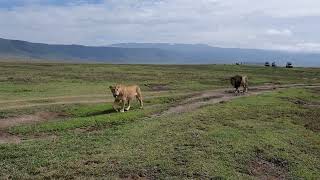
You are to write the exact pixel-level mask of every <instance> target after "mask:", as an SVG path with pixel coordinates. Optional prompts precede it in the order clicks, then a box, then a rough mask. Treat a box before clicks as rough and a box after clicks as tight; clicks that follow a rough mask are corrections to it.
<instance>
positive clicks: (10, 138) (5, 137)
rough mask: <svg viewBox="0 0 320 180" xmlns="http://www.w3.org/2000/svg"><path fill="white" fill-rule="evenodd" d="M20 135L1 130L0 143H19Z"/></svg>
mask: <svg viewBox="0 0 320 180" xmlns="http://www.w3.org/2000/svg"><path fill="white" fill-rule="evenodd" d="M20 142H21V139H20V137H18V136H15V135H12V134H10V133H7V132H4V131H1V130H0V144H19V143H20Z"/></svg>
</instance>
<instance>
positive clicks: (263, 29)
mask: <svg viewBox="0 0 320 180" xmlns="http://www.w3.org/2000/svg"><path fill="white" fill-rule="evenodd" d="M10 2H11V3H8V2H7V3H1V2H0V26H1V28H0V37H3V38H9V39H22V40H28V41H33V42H45V43H63V44H84V45H107V44H111V43H119V42H169V43H206V44H209V45H213V46H223V47H240V48H266V49H276V48H278V49H284V48H281V47H286V46H288V44H289V45H290V46H293V47H294V48H288V49H299V48H300V49H301V50H306V49H307V48H304V47H303V46H301V44H303V43H305V42H314V43H318V42H320V37H319V36H318V32H319V30H320V25H319V24H318V23H317V20H318V19H319V18H320V10H319V8H317V7H320V1H318V0H305V1H303V2H301V1H299V0H282V1H278V0H270V1H256V0H199V1H194V0H94V1H89V0H82V1H75V0H72V1H64V0H60V1H54V0H41V1H40V0H31V1H30V0H13V1H10ZM293 32H294V33H293ZM299 44H300V45H299ZM309 49H314V50H315V51H318V49H317V48H309Z"/></svg>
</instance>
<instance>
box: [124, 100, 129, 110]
mask: <svg viewBox="0 0 320 180" xmlns="http://www.w3.org/2000/svg"><path fill="white" fill-rule="evenodd" d="M125 110H126V111H129V110H130V100H128V107H127V108H125Z"/></svg>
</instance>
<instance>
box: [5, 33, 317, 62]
mask: <svg viewBox="0 0 320 180" xmlns="http://www.w3.org/2000/svg"><path fill="white" fill-rule="evenodd" d="M0 58H2V59H10V58H14V59H40V60H42V59H45V60H59V61H80V62H106V63H128V64H138V63H145V64H230V63H235V62H238V61H241V62H246V63H257V62H258V63H263V62H264V61H276V62H277V64H279V65H284V64H285V63H286V62H287V61H291V62H293V63H294V65H297V66H320V61H319V59H320V54H315V53H314V54H312V53H292V52H291V53H290V52H284V51H271V50H257V49H240V48H220V47H211V46H208V45H204V44H168V43H121V44H112V45H109V46H100V47H99V46H82V45H51V44H41V43H31V42H26V41H19V40H8V39H1V38H0Z"/></svg>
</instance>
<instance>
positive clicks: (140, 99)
mask: <svg viewBox="0 0 320 180" xmlns="http://www.w3.org/2000/svg"><path fill="white" fill-rule="evenodd" d="M137 99H138V101H139V103H140V109H142V108H143V101H142V97H141V96H137Z"/></svg>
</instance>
